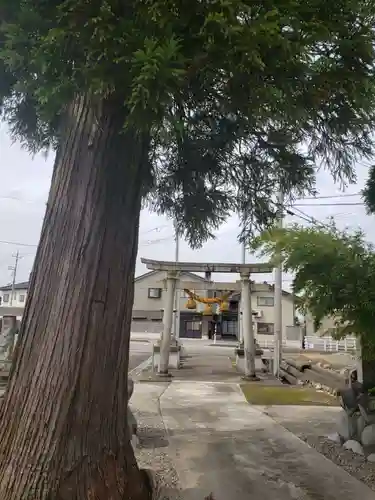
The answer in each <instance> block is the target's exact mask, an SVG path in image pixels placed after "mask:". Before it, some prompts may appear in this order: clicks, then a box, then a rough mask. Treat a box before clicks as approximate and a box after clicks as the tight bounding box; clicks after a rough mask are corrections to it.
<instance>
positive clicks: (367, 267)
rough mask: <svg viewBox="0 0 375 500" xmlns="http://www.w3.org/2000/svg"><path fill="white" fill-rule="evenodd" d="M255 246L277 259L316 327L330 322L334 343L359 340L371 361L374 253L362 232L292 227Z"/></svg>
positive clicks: (374, 330)
mask: <svg viewBox="0 0 375 500" xmlns="http://www.w3.org/2000/svg"><path fill="white" fill-rule="evenodd" d="M253 246H254V248H256V249H258V251H259V252H260V253H261V254H262V255H263V256H264V255H267V256H270V257H271V259H273V260H274V261H278V260H279V259H280V257H281V258H282V261H283V264H284V269H285V271H290V272H293V273H294V274H295V278H294V280H293V290H294V293H295V294H296V295H297V297H298V305H299V307H300V308H301V309H302V310H303V311H304V312H309V313H311V314H312V316H313V317H314V320H315V326H316V327H319V325H320V324H321V321H322V320H323V318H325V317H332V318H333V319H334V321H335V325H336V328H335V330H336V331H335V335H336V336H337V338H342V337H344V336H345V335H347V334H349V333H350V334H355V335H357V336H359V337H360V339H361V343H362V353H363V356H364V358H365V361H373V360H374V359H375V251H374V247H373V246H372V245H371V244H369V243H367V242H366V241H365V240H364V238H363V234H362V232H360V231H357V232H353V233H350V232H348V231H339V230H338V229H337V228H336V226H335V225H334V224H333V223H331V224H329V225H327V226H319V227H316V226H314V227H309V228H305V227H301V226H299V225H293V226H291V227H288V228H285V229H271V230H269V231H266V232H264V233H263V234H262V235H261V236H260V237H259V238H258V239H256V240H255V242H254V244H253ZM372 365H374V363H372ZM369 368H370V365H369ZM372 371H373V370H372ZM374 374H375V372H374V373H372V374H371V377H370V378H371V380H370V381H367V382H369V383H370V385H375V378H374Z"/></svg>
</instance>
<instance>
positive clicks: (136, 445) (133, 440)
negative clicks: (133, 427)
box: [130, 434, 139, 451]
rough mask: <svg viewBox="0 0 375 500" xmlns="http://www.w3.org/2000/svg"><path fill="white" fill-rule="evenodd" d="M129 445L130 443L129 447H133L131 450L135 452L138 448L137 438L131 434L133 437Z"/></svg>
mask: <svg viewBox="0 0 375 500" xmlns="http://www.w3.org/2000/svg"><path fill="white" fill-rule="evenodd" d="M130 443H131V445H132V447H133V450H134V451H135V449H136V448H138V444H139V439H138V437H137V436H136V435H135V434H133V436H132V438H131V440H130Z"/></svg>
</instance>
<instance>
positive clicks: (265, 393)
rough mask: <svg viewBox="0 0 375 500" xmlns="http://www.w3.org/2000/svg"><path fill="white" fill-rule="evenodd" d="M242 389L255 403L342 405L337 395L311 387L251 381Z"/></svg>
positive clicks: (250, 401) (248, 398) (249, 400)
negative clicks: (268, 384)
mask: <svg viewBox="0 0 375 500" xmlns="http://www.w3.org/2000/svg"><path fill="white" fill-rule="evenodd" d="M241 390H242V392H243V393H244V396H245V398H246V399H247V401H248V402H249V403H250V404H253V405H261V406H271V405H297V406H340V403H339V401H338V399H337V398H336V397H334V396H331V395H330V394H326V393H324V392H318V391H316V390H315V389H313V388H310V387H290V386H286V385H284V386H265V385H258V384H256V383H250V384H242V385H241Z"/></svg>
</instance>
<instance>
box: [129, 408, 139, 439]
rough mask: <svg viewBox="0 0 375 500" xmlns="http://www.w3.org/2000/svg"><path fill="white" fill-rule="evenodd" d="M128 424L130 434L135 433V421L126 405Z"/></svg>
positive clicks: (136, 426)
mask: <svg viewBox="0 0 375 500" xmlns="http://www.w3.org/2000/svg"><path fill="white" fill-rule="evenodd" d="M128 426H129V434H130V436H133V435H134V434H137V428H138V425H137V421H136V419H135V416H134V414H133V412H132V411H131V409H130V408H129V407H128Z"/></svg>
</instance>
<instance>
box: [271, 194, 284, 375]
mask: <svg viewBox="0 0 375 500" xmlns="http://www.w3.org/2000/svg"><path fill="white" fill-rule="evenodd" d="M277 202H278V205H279V209H278V210H279V214H278V218H277V227H278V228H280V229H281V228H282V227H283V204H284V196H283V193H282V191H281V190H280V192H279V193H278V195H277ZM282 294H283V264H282V260H281V255H279V262H278V264H277V267H276V268H275V298H274V301H275V332H274V346H275V349H274V363H273V372H274V375H275V376H276V377H277V376H278V375H279V373H280V363H281V359H282V346H283V308H282Z"/></svg>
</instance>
